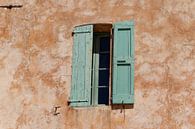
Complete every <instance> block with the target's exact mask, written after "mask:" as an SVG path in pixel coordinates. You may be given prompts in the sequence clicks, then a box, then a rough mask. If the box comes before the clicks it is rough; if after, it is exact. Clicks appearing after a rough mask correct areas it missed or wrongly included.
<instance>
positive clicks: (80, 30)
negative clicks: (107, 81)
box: [69, 25, 93, 107]
mask: <svg viewBox="0 0 195 129" xmlns="http://www.w3.org/2000/svg"><path fill="white" fill-rule="evenodd" d="M83 34H84V36H85V41H81V39H79V38H78V37H77V36H79V35H80V36H81V37H82V35H83ZM73 37H74V41H73V42H74V44H73V58H72V78H71V82H72V83H71V97H70V100H69V104H70V106H72V107H82V106H83V107H84V106H89V105H90V104H91V67H92V64H91V63H92V62H91V61H92V44H93V25H84V26H76V27H75V28H74V31H73ZM82 38H83V37H82ZM79 43H80V44H81V43H82V44H81V45H84V46H82V47H84V49H85V50H86V51H85V53H84V55H83V56H85V61H84V62H85V66H84V69H85V70H84V76H85V79H84V82H82V84H83V86H82V87H81V86H79V85H82V84H81V82H80V83H79V80H77V79H78V76H79V72H81V70H79V67H82V66H77V65H80V64H82V61H81V60H80V62H79V61H78V60H76V59H75V58H79V56H81V55H79V53H78V51H79V49H82V48H80V47H79V46H78V45H79ZM75 79H76V80H75ZM75 83H76V84H75ZM81 88H83V89H81ZM81 94H84V99H83V98H82V95H81Z"/></svg>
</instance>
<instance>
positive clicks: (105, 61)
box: [99, 54, 110, 68]
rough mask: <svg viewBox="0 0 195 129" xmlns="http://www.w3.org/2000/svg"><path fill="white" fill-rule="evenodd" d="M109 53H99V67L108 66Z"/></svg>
mask: <svg viewBox="0 0 195 129" xmlns="http://www.w3.org/2000/svg"><path fill="white" fill-rule="evenodd" d="M109 57H110V55H109V54H100V58H99V61H100V63H99V67H100V68H109V62H110V58H109Z"/></svg>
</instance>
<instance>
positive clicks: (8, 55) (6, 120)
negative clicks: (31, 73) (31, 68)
mask: <svg viewBox="0 0 195 129" xmlns="http://www.w3.org/2000/svg"><path fill="white" fill-rule="evenodd" d="M0 55H1V56H0V58H1V57H2V55H3V57H4V56H5V57H4V59H3V63H4V68H3V69H1V70H0V102H1V104H0V114H1V115H0V128H2V129H7V128H15V120H16V118H17V115H18V113H20V112H21V108H18V107H19V105H20V104H21V103H20V100H21V97H17V98H13V97H12V96H11V95H10V94H9V93H8V92H9V88H10V86H11V82H12V81H13V75H14V73H15V71H16V70H17V67H18V66H19V64H20V63H21V62H22V56H23V55H22V53H21V52H20V51H19V49H16V48H11V47H10V46H7V47H4V49H0ZM1 59H2V58H1ZM10 116H11V117H10Z"/></svg>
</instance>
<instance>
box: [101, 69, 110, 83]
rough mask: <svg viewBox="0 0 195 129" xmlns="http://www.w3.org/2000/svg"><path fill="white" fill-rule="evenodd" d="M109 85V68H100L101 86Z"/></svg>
mask: <svg viewBox="0 0 195 129" xmlns="http://www.w3.org/2000/svg"><path fill="white" fill-rule="evenodd" d="M108 85H109V70H99V86H108Z"/></svg>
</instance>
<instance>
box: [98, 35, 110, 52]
mask: <svg viewBox="0 0 195 129" xmlns="http://www.w3.org/2000/svg"><path fill="white" fill-rule="evenodd" d="M109 50H110V38H109V37H102V38H100V52H104V51H109Z"/></svg>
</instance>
